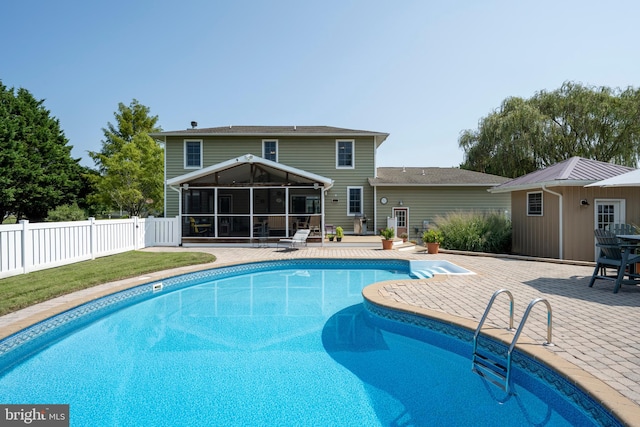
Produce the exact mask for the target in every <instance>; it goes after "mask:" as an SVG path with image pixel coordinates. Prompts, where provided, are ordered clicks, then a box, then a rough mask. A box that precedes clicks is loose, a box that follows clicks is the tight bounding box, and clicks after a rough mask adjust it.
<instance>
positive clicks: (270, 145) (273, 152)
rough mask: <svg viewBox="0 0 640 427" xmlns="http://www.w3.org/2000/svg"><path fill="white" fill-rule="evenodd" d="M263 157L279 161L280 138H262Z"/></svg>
mask: <svg viewBox="0 0 640 427" xmlns="http://www.w3.org/2000/svg"><path fill="white" fill-rule="evenodd" d="M262 158H263V159H267V160H272V161H274V162H277V161H278V140H275V139H273V140H272V139H263V140H262Z"/></svg>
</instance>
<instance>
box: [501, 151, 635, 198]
mask: <svg viewBox="0 0 640 427" xmlns="http://www.w3.org/2000/svg"><path fill="white" fill-rule="evenodd" d="M631 170H633V168H630V167H627V166H620V165H614V164H613V163H606V162H600V161H597V160H591V159H585V158H582V157H571V158H570V159H567V160H564V161H562V162H559V163H556V164H555V165H551V166H549V167H547V168H544V169H540V170H537V171H535V172H531V173H529V174H526V175H523V176H520V177H518V178H515V179H512V180H510V181H507V182H505V183H504V184H501V185H499V186H497V187H494V188H492V189H491V190H490V191H491V192H492V193H500V192H509V191H518V190H527V189H533V188H540V187H542V186H543V185H544V186H548V187H558V186H580V187H582V186H585V185H587V184H591V183H592V182H595V181H600V180H603V179H607V178H611V177H613V176H617V175H620V174H623V173H626V172H629V171H631Z"/></svg>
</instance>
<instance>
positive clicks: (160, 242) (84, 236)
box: [0, 217, 180, 278]
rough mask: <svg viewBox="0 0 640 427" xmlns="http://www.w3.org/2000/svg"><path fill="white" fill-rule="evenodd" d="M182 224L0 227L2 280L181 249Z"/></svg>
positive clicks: (119, 221)
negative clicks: (109, 258)
mask: <svg viewBox="0 0 640 427" xmlns="http://www.w3.org/2000/svg"><path fill="white" fill-rule="evenodd" d="M179 244H180V220H179V218H177V217H176V218H153V217H149V218H146V219H145V218H137V217H133V218H130V219H117V220H95V219H94V218H89V219H88V220H87V221H72V222H42V223H34V224H32V223H30V222H29V221H20V223H19V224H12V225H0V278H3V277H9V276H15V275H18V274H25V273H29V272H31V271H36V270H44V269H46V268H52V267H58V266H61V265H65V264H73V263H75V262H79V261H86V260H90V259H95V258H97V257H101V256H107V255H113V254H117V253H121V252H127V251H132V250H136V249H142V248H145V247H151V246H178V245H179Z"/></svg>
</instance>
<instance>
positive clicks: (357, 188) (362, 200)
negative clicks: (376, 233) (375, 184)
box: [347, 186, 364, 216]
mask: <svg viewBox="0 0 640 427" xmlns="http://www.w3.org/2000/svg"><path fill="white" fill-rule="evenodd" d="M351 190H360V212H355V213H354V212H350V211H349V207H350V206H351V198H350V196H351ZM363 212H364V187H358V186H350V187H347V216H357V215H362V214H363Z"/></svg>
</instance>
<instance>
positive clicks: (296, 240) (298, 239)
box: [276, 228, 311, 249]
mask: <svg viewBox="0 0 640 427" xmlns="http://www.w3.org/2000/svg"><path fill="white" fill-rule="evenodd" d="M310 231H311V230H309V229H308V228H307V229H304V230H298V231H296V234H294V235H293V237H292V238H290V239H280V240H278V244H277V245H276V246H277V247H280V245H281V244H283V245H284V244H286V245H288V246H289V249H296V248H297V247H298V246H300V245H302V244H304V245H305V246H307V238H308V237H309V233H310Z"/></svg>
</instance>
